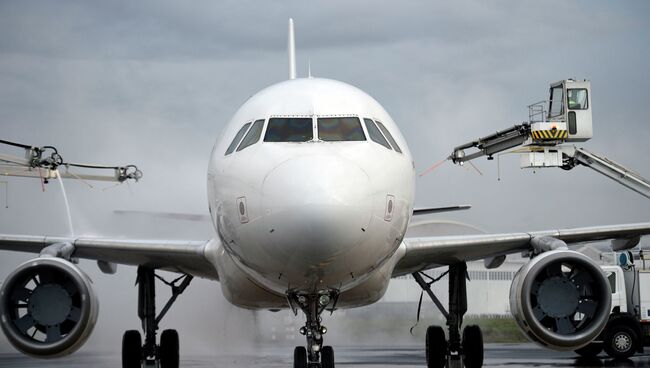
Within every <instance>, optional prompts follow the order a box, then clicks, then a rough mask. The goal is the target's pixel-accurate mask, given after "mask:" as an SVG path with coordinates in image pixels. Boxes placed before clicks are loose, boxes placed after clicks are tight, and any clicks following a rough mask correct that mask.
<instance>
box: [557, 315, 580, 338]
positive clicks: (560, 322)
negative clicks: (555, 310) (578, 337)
mask: <svg viewBox="0 0 650 368" xmlns="http://www.w3.org/2000/svg"><path fill="white" fill-rule="evenodd" d="M555 326H556V327H557V332H559V333H561V334H563V335H567V334H570V333H573V332H575V331H576V328H575V326H574V325H573V323H572V322H571V320H570V319H568V318H566V317H564V318H558V319H556V320H555Z"/></svg>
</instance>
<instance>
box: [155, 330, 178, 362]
mask: <svg viewBox="0 0 650 368" xmlns="http://www.w3.org/2000/svg"><path fill="white" fill-rule="evenodd" d="M158 353H159V355H160V356H159V358H160V368H178V366H179V364H180V359H179V339H178V332H177V331H176V330H164V331H163V332H162V334H161V335H160V350H159V352H158Z"/></svg>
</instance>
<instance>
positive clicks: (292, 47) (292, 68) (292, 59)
mask: <svg viewBox="0 0 650 368" xmlns="http://www.w3.org/2000/svg"><path fill="white" fill-rule="evenodd" d="M288 47H289V79H296V39H295V36H294V34H293V18H289V44H288Z"/></svg>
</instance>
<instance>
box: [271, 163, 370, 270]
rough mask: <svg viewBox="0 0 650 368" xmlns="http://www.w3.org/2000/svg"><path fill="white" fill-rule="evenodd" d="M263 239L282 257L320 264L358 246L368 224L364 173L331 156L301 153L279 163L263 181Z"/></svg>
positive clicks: (296, 261)
mask: <svg viewBox="0 0 650 368" xmlns="http://www.w3.org/2000/svg"><path fill="white" fill-rule="evenodd" d="M263 206H264V211H265V215H264V225H265V227H266V228H267V229H268V237H267V239H268V240H269V242H270V245H271V246H273V248H274V250H275V251H276V252H278V253H280V254H283V255H284V256H285V257H286V261H287V262H290V263H295V264H301V265H303V266H304V267H307V268H309V267H314V266H316V267H319V266H325V265H327V264H328V263H330V262H332V261H334V260H335V259H336V258H337V257H340V256H342V255H343V254H344V253H345V251H346V250H349V249H351V248H353V247H354V246H355V245H357V244H359V243H360V242H361V241H362V239H363V236H364V233H365V231H366V230H367V228H368V224H369V223H370V217H371V211H372V200H371V193H370V182H369V178H368V175H367V174H366V172H365V171H364V170H363V169H362V168H361V167H360V166H358V165H356V164H354V163H353V162H351V161H349V160H347V159H345V158H341V157H336V156H304V157H296V158H292V159H290V160H288V161H285V162H283V163H282V164H280V165H278V166H277V167H276V168H275V169H274V170H272V171H271V172H270V174H269V175H268V176H267V177H266V179H265V180H264V185H263Z"/></svg>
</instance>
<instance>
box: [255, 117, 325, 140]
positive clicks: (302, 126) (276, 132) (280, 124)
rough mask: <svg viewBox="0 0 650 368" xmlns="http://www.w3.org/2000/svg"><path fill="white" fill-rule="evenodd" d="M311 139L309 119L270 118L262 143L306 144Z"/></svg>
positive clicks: (311, 132) (312, 136)
mask: <svg viewBox="0 0 650 368" xmlns="http://www.w3.org/2000/svg"><path fill="white" fill-rule="evenodd" d="M312 138H314V132H313V129H312V120H311V118H271V119H269V126H268V127H267V128H266V134H265V135H264V142H307V141H310V140H312Z"/></svg>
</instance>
